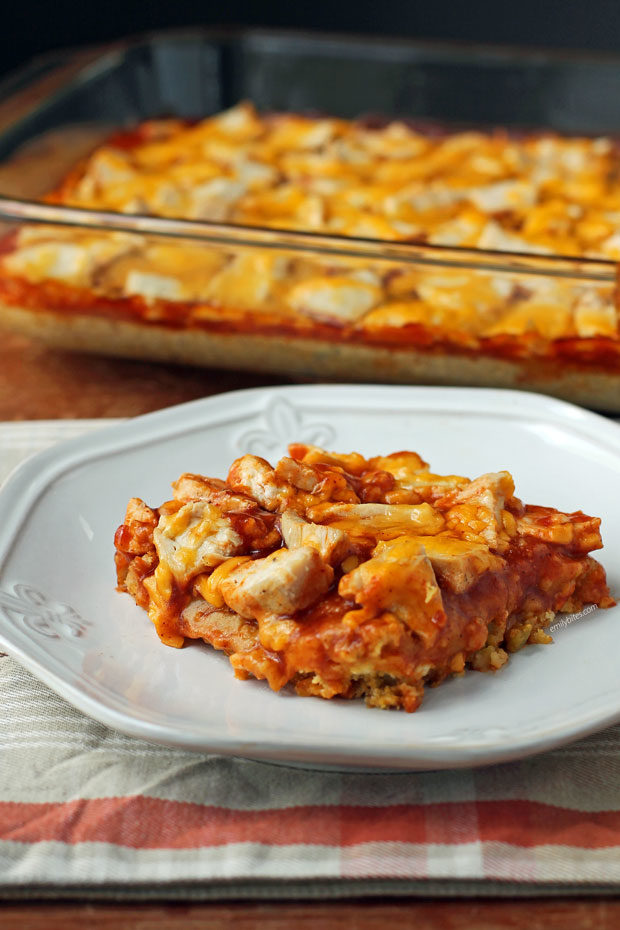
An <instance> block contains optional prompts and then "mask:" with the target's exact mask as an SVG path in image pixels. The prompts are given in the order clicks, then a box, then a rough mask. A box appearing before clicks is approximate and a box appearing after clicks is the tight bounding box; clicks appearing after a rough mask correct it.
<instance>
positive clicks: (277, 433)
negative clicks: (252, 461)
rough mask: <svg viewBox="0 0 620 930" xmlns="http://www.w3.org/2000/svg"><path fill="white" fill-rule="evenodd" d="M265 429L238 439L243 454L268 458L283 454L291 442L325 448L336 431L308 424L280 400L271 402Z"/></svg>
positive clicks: (300, 413) (266, 411) (294, 410)
mask: <svg viewBox="0 0 620 930" xmlns="http://www.w3.org/2000/svg"><path fill="white" fill-rule="evenodd" d="M263 420H264V422H265V426H264V427H263V428H262V429H252V430H247V431H245V432H243V433H241V434H240V435H239V436H238V437H237V441H236V446H237V448H238V449H239V451H240V452H251V453H254V454H255V455H265V456H268V455H270V454H273V453H274V452H275V453H279V452H281V451H282V452H283V451H284V450H285V449H286V447H287V445H288V444H289V442H307V443H310V444H312V445H316V446H326V445H329V443H330V442H332V441H333V439H334V436H335V432H334V429H333V428H332V427H331V426H330V425H329V424H327V423H316V422H306V421H305V416H304V414H303V413H302V412H301V411H299V410H297V409H296V408H295V407H294V406H293V405H292V404H291V403H290V402H289V401H287V400H284V399H283V398H281V397H278V398H276V399H275V400H272V401H271V403H269V405H268V406H267V407H266V408H265V412H264V413H263Z"/></svg>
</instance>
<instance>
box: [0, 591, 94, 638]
mask: <svg viewBox="0 0 620 930" xmlns="http://www.w3.org/2000/svg"><path fill="white" fill-rule="evenodd" d="M0 614H2V615H3V616H4V617H5V618H6V619H7V620H10V621H12V622H13V623H17V624H21V625H23V626H25V627H27V628H28V629H29V630H31V632H33V633H39V634H40V635H41V636H48V637H49V638H50V639H60V638H61V637H64V638H74V637H77V636H82V635H83V634H84V633H85V632H86V629H87V627H89V626H90V621H88V620H84V618H83V617H81V616H80V615H79V614H78V612H77V611H76V610H74V609H73V607H69V605H68V604H59V603H58V602H57V601H53V600H50V599H49V598H48V597H47V596H46V595H45V594H43V593H42V592H41V591H37V590H36V588H33V587H31V586H30V585H27V584H15V585H13V590H12V591H0Z"/></svg>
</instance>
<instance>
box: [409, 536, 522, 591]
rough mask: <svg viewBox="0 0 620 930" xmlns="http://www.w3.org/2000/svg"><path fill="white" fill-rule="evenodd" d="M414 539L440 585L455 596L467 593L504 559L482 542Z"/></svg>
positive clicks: (446, 537) (433, 537) (430, 537)
mask: <svg viewBox="0 0 620 930" xmlns="http://www.w3.org/2000/svg"><path fill="white" fill-rule="evenodd" d="M418 540H419V542H420V543H421V544H422V545H423V546H424V549H425V551H426V554H427V556H428V559H429V562H430V563H431V565H432V566H433V570H434V572H435V574H436V575H437V577H438V578H439V580H440V582H443V583H444V584H445V585H447V587H448V588H450V590H451V591H454V593H455V594H462V593H463V591H467V590H468V589H469V588H471V586H472V585H473V584H475V583H476V581H478V579H479V578H480V577H481V576H482V575H483V574H484V573H485V572H486V571H489V570H492V571H499V570H500V569H501V568H502V567H503V565H504V560H503V559H502V558H500V556H498V555H493V553H492V552H490V551H489V549H488V547H487V546H485V545H483V544H482V543H477V542H468V541H467V540H465V539H453V538H451V537H449V536H441V535H440V536H421V537H418Z"/></svg>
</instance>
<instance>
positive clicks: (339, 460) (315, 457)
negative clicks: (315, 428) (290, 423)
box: [288, 442, 369, 475]
mask: <svg viewBox="0 0 620 930" xmlns="http://www.w3.org/2000/svg"><path fill="white" fill-rule="evenodd" d="M288 451H289V453H290V455H291V456H292V458H294V459H295V460H296V461H298V462H305V463H306V464H307V465H317V464H321V465H338V466H340V468H342V469H344V471H346V472H348V473H349V474H350V475H361V474H362V473H363V472H365V471H367V470H368V467H369V465H368V462H367V461H366V459H365V458H364V456H363V455H360V453H359V452H350V453H349V454H348V455H345V454H340V453H337V452H326V451H325V449H321V448H320V447H319V446H311V445H308V444H307V443H303V442H293V443H291V444H290V445H289V447H288Z"/></svg>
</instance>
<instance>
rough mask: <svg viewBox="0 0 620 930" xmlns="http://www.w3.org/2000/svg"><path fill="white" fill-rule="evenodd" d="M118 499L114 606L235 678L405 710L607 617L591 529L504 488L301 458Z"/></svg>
mask: <svg viewBox="0 0 620 930" xmlns="http://www.w3.org/2000/svg"><path fill="white" fill-rule="evenodd" d="M173 488H174V494H173V498H172V500H170V501H167V502H166V503H165V504H163V505H162V506H161V507H159V508H158V509H153V508H151V507H148V506H147V505H146V504H145V503H144V502H143V501H141V500H139V499H137V498H134V499H133V500H131V501H130V502H129V505H128V507H127V513H126V516H125V522H124V523H123V524H122V526H120V527H119V529H118V530H117V533H116V537H115V546H116V554H115V561H116V568H117V575H118V586H119V590H121V591H127V592H128V593H129V594H131V596H132V597H133V598H134V599H135V600H136V602H137V603H138V604H139V605H140V606H141V607H143V608H144V609H145V610H146V611H147V612H148V615H149V617H150V619H151V620H152V622H153V624H154V626H155V628H156V630H157V633H158V635H159V637H160V639H161V640H162V642H164V643H166V644H167V645H170V646H182V645H183V644H184V642H185V640H186V639H202V640H204V641H205V642H207V643H210V644H211V645H212V646H214V647H215V648H216V649H219V650H222V651H224V652H225V653H226V654H227V655H228V657H229V659H230V662H231V664H232V666H233V668H234V670H235V674H236V675H237V677H238V678H247V677H249V676H254V677H255V678H259V679H265V680H266V681H267V682H268V684H269V685H270V687H271V688H273V689H274V690H276V691H278V690H280V689H281V688H283V687H284V686H285V685H287V684H289V683H290V684H292V685H293V686H294V687H295V690H296V691H297V693H298V694H301V695H315V696H318V697H323V698H331V697H335V696H340V697H346V698H353V697H358V696H362V697H364V698H365V699H366V702H367V704H369V705H371V706H375V707H382V708H388V707H400V708H404V709H405V710H407V711H414V710H416V709H417V708H418V707H419V705H420V703H421V700H422V696H423V692H424V686H425V684H437V683H439V682H441V681H442V680H443V679H445V678H446V677H447V676H450V675H460V674H462V673H463V672H464V670H465V668H466V667H472V668H475V669H478V670H481V671H490V670H496V669H498V668H500V667H501V666H502V665H503V664H504V663H505V662H506V661H507V659H508V654H509V653H511V652H515V651H516V650H518V649H520V648H521V647H522V646H524V645H525V644H526V643H548V642H551V637H550V636H549V635H548V634H547V633H546V632H545V627H547V626H548V625H549V624H550V622H551V621H552V620H553V618H554V616H555V613H556V612H557V611H565V612H575V611H579V610H581V609H582V608H583V607H584V606H585V605H586V604H593V605H597V606H599V607H609V606H612V605H613V604H614V601H613V599H612V598H611V597H610V594H609V589H608V587H607V583H606V578H605V571H604V569H603V568H602V566H601V565H600V564H599V563H598V562H596V561H594V559H592V558H591V557H590V555H589V553H590V552H591V551H592V550H595V549H600V548H601V547H602V542H601V536H600V532H599V526H600V520H599V519H598V518H596V517H589V516H586V515H585V514H583V513H581V511H577V512H575V513H561V512H560V511H557V510H554V509H553V508H550V507H538V506H531V505H524V504H523V503H522V502H521V501H520V500H519V499H518V498H517V497H515V495H514V483H513V480H512V477H511V476H510V474H509V473H508V472H505V471H502V472H498V473H493V474H485V475H482V476H480V477H479V478H476V479H475V480H473V481H470V480H469V479H468V478H463V477H460V476H458V475H436V474H433V473H432V472H431V471H430V470H429V466H428V465H427V464H426V463H425V462H424V461H423V460H422V459H421V458H420V456H419V455H417V454H416V453H415V452H396V453H392V454H391V455H386V456H377V457H375V458H370V459H366V458H364V457H363V456H362V455H360V454H358V453H351V454H348V455H341V454H336V453H331V452H326V451H324V450H323V449H319V448H318V447H315V446H310V445H304V444H300V443H296V444H293V445H291V446H289V456H287V457H285V458H283V459H281V460H280V461H279V462H278V464H277V465H276V466H275V468H274V467H272V466H271V465H270V464H269V463H268V462H267V461H266V460H265V459H263V458H259V457H257V456H254V455H244V456H242V457H241V458H239V459H237V460H236V461H235V462H233V464H232V467H231V469H230V471H229V473H228V477H227V480H226V481H221V480H218V479H215V478H205V477H203V476H201V475H193V474H184V475H182V476H181V477H180V478H179V480H178V481H176V482H175V483H174V484H173Z"/></svg>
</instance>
